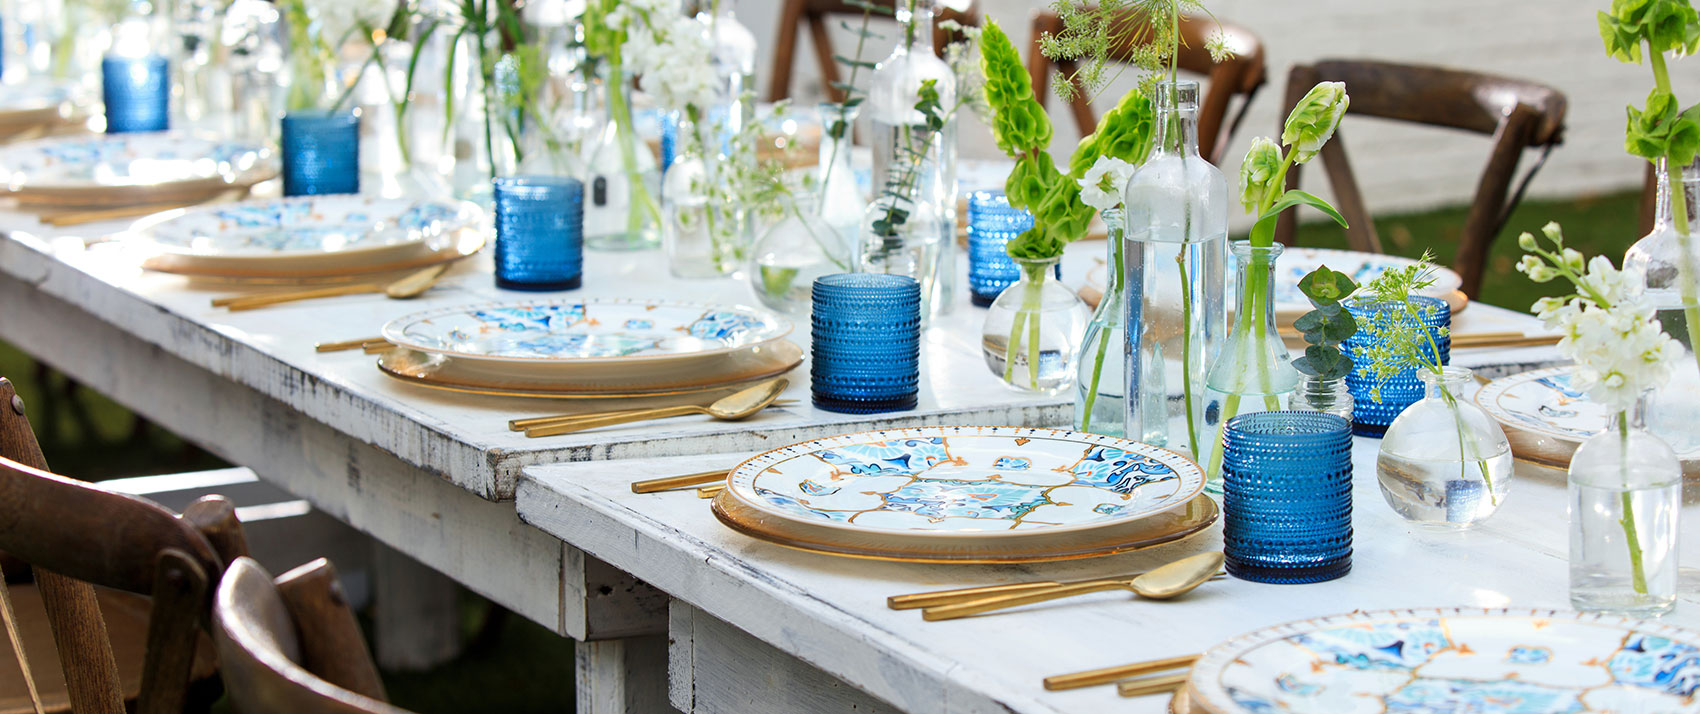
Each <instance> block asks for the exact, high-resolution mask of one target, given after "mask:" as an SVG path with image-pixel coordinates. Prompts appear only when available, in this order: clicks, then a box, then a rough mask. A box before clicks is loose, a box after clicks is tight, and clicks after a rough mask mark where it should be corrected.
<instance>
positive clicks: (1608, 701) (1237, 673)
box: [1188, 608, 1700, 714]
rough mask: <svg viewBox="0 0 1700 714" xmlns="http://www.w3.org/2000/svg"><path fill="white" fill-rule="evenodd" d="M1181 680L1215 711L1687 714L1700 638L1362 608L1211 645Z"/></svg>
mask: <svg viewBox="0 0 1700 714" xmlns="http://www.w3.org/2000/svg"><path fill="white" fill-rule="evenodd" d="M1188 688H1189V689H1190V691H1191V697H1192V707H1193V708H1194V709H1195V710H1198V709H1202V710H1204V711H1208V712H1216V713H1217V714H1229V713H1237V712H1329V713H1331V714H1332V713H1335V712H1338V713H1340V714H1350V713H1355V712H1376V713H1380V712H1412V713H1416V712H1425V713H1426V712H1435V713H1438V712H1475V713H1479V714H1501V713H1503V714H1513V713H1515V714H1560V713H1562V714H1573V713H1579V712H1692V711H1696V710H1697V708H1700V701H1697V699H1696V690H1700V634H1697V633H1694V632H1690V631H1688V630H1683V629H1679V628H1676V627H1671V626H1669V625H1663V624H1659V623H1656V622H1647V621H1642V620H1636V619H1633V618H1628V617H1622V616H1617V615H1597V614H1580V613H1575V612H1565V611H1558V610H1485V609H1464V608H1445V609H1435V610H1397V611H1382V612H1360V613H1352V614H1347V615H1337V616H1334V617H1323V618H1317V619H1314V620H1303V621H1300V622H1292V623H1288V624H1285V625H1278V626H1275V627H1270V628H1267V629H1263V630H1259V631H1257V632H1253V633H1250V634H1247V635H1242V636H1240V637H1236V638H1234V639H1232V640H1229V641H1227V642H1224V643H1222V644H1220V645H1217V646H1216V647H1214V648H1212V649H1211V650H1210V651H1208V652H1206V653H1204V656H1203V657H1201V658H1200V659H1199V660H1198V662H1197V663H1195V664H1194V665H1193V667H1192V674H1191V678H1190V680H1189V681H1188Z"/></svg>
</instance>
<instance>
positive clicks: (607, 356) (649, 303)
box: [383, 298, 791, 364]
mask: <svg viewBox="0 0 1700 714" xmlns="http://www.w3.org/2000/svg"><path fill="white" fill-rule="evenodd" d="M790 332H791V322H790V321H789V320H786V319H785V318H783V317H780V316H779V315H776V314H774V313H772V312H769V311H767V310H761V309H757V308H752V307H744V306H741V305H709V304H704V303H689V302H675V301H671V300H633V299H624V298H590V299H585V300H563V299H555V300H521V301H517V302H500V303H485V304H480V305H462V306H457V307H447V308H437V309H433V310H425V311H423V312H417V313H414V314H411V315H406V316H404V317H400V318H397V319H395V320H391V321H390V322H389V324H386V325H384V330H383V335H384V339H387V340H389V341H390V342H391V343H393V344H395V345H397V346H399V347H406V348H408V349H414V350H419V351H421V352H434V353H440V354H446V355H449V356H451V357H455V358H457V359H465V360H487V361H493V362H530V363H539V364H542V363H554V364H568V363H579V364H588V363H592V362H641V361H646V360H674V359H681V358H692V357H699V356H703V355H710V354H726V353H731V352H738V351H742V350H745V349H749V348H751V347H755V346H757V345H761V344H765V343H768V342H773V341H775V340H778V339H780V338H783V337H784V336H786V335H787V334H790Z"/></svg>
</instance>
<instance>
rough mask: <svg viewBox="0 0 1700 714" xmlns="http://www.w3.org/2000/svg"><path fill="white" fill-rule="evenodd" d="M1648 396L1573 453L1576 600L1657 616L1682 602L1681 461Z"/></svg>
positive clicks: (1595, 607) (1582, 605)
mask: <svg viewBox="0 0 1700 714" xmlns="http://www.w3.org/2000/svg"><path fill="white" fill-rule="evenodd" d="M1646 403H1647V400H1646V398H1645V397H1643V398H1642V399H1640V400H1638V401H1637V403H1636V404H1635V405H1634V406H1633V407H1631V408H1630V409H1628V410H1625V411H1621V412H1617V413H1615V414H1613V415H1612V418H1611V424H1610V426H1608V427H1607V428H1606V430H1605V431H1602V432H1600V433H1599V434H1596V435H1595V436H1593V437H1591V438H1589V439H1588V440H1587V441H1584V442H1582V445H1581V446H1579V447H1577V449H1576V453H1575V455H1574V456H1572V457H1571V459H1570V605H1571V606H1572V607H1574V608H1576V609H1578V610H1583V611H1587V612H1609V613H1613V614H1620V615H1629V616H1632V617H1657V616H1659V615H1663V614H1665V613H1667V612H1670V611H1671V609H1672V608H1673V607H1674V606H1675V605H1676V592H1677V540H1676V539H1677V533H1678V525H1679V522H1680V516H1681V515H1682V463H1681V462H1680V461H1679V460H1678V459H1677V457H1676V452H1674V451H1672V450H1671V448H1670V445H1669V444H1666V443H1665V441H1664V440H1663V439H1660V438H1659V437H1657V436H1654V435H1653V434H1652V433H1650V432H1648V431H1647V420H1646V416H1645V415H1646V413H1647V409H1646Z"/></svg>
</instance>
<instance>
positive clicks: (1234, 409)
mask: <svg viewBox="0 0 1700 714" xmlns="http://www.w3.org/2000/svg"><path fill="white" fill-rule="evenodd" d="M1282 250H1284V249H1283V248H1282V246H1281V245H1280V244H1278V243H1277V244H1275V245H1270V246H1254V245H1252V244H1250V243H1248V242H1246V241H1239V242H1236V243H1234V258H1235V260H1236V262H1237V263H1238V267H1237V268H1236V273H1235V275H1236V279H1237V281H1238V282H1236V283H1235V284H1236V285H1237V286H1238V289H1239V293H1240V294H1239V300H1238V301H1237V302H1236V303H1235V304H1236V305H1238V306H1239V307H1238V312H1237V313H1235V316H1234V331H1233V332H1231V333H1229V335H1228V340H1227V343H1226V344H1224V345H1223V346H1222V349H1221V352H1220V353H1219V354H1217V355H1216V360H1215V361H1214V362H1213V363H1211V365H1210V372H1209V374H1208V375H1207V376H1206V378H1205V394H1204V398H1203V400H1202V401H1203V402H1204V413H1203V415H1202V416H1201V417H1199V418H1200V420H1201V422H1200V423H1202V424H1203V427H1202V431H1203V433H1204V434H1205V436H1202V437H1200V438H1199V443H1198V444H1197V446H1196V447H1195V448H1194V451H1193V453H1194V454H1197V456H1195V457H1194V458H1195V459H1196V460H1197V461H1198V462H1199V463H1201V464H1207V465H1208V466H1207V468H1206V469H1205V475H1206V477H1207V479H1208V480H1207V481H1206V487H1207V488H1209V489H1210V490H1211V492H1212V493H1220V491H1221V488H1222V450H1221V448H1220V447H1221V445H1222V429H1223V427H1224V425H1226V424H1227V423H1228V422H1229V421H1230V420H1232V419H1233V418H1234V417H1236V416H1239V415H1241V414H1250V413H1252V412H1265V411H1267V412H1273V411H1281V410H1283V409H1286V408H1287V404H1288V402H1289V399H1290V397H1291V396H1292V393H1293V390H1294V389H1296V388H1298V386H1299V371H1298V370H1297V369H1294V368H1293V360H1292V358H1291V357H1290V356H1289V355H1288V353H1287V345H1286V343H1284V342H1282V341H1281V334H1280V332H1279V330H1278V329H1277V328H1276V326H1275V301H1274V299H1273V297H1272V296H1273V295H1274V290H1273V286H1274V284H1275V274H1276V273H1275V264H1276V261H1278V260H1279V259H1280V257H1281V251H1282ZM1129 290H1130V293H1129V296H1128V301H1129V303H1131V302H1132V301H1133V296H1132V293H1131V291H1132V287H1131V286H1130V287H1129ZM1129 324H1132V323H1129ZM1130 371H1131V370H1130ZM1171 392H1172V390H1171ZM1130 393H1132V392H1131V391H1130ZM1140 396H1141V398H1146V397H1145V395H1144V393H1143V392H1141V393H1140ZM1130 423H1131V422H1130ZM1130 433H1131V431H1130Z"/></svg>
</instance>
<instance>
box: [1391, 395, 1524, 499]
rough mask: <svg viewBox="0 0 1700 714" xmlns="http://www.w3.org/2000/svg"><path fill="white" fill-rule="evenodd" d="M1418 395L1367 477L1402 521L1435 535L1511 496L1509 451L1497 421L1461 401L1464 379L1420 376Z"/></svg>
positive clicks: (1471, 402) (1393, 427) (1395, 424)
mask: <svg viewBox="0 0 1700 714" xmlns="http://www.w3.org/2000/svg"><path fill="white" fill-rule="evenodd" d="M1417 376H1418V378H1420V379H1421V380H1422V381H1423V384H1424V386H1425V388H1426V390H1427V391H1426V393H1425V395H1424V396H1423V399H1422V401H1419V402H1417V403H1416V404H1412V405H1411V406H1410V407H1409V408H1407V409H1405V411H1403V412H1401V413H1400V414H1399V418H1397V419H1394V420H1393V424H1392V425H1390V426H1388V427H1387V433H1386V434H1384V435H1383V436H1382V437H1381V451H1380V453H1378V454H1377V455H1376V461H1375V475H1376V480H1377V482H1378V483H1379V484H1380V485H1381V495H1382V497H1383V498H1385V499H1387V505H1389V506H1392V507H1393V511H1394V512H1395V513H1398V514H1399V515H1400V516H1401V517H1403V518H1404V519H1405V520H1407V521H1409V522H1411V523H1413V524H1416V525H1420V526H1431V527H1435V528H1437V529H1463V528H1469V527H1471V526H1473V525H1476V524H1477V523H1480V522H1482V521H1484V520H1486V519H1487V518H1488V517H1489V516H1492V515H1493V514H1494V512H1495V511H1497V510H1499V507H1500V505H1501V504H1504V503H1505V497H1506V495H1507V494H1508V493H1510V491H1511V466H1512V457H1511V445H1510V443H1509V442H1507V441H1506V439H1505V431H1504V430H1503V429H1501V428H1500V426H1499V422H1497V421H1494V419H1493V417H1491V416H1488V413H1487V412H1485V411H1483V410H1482V408H1481V407H1478V406H1476V403H1475V401H1474V400H1471V399H1468V398H1466V397H1465V396H1464V389H1465V388H1466V387H1467V386H1469V385H1470V384H1471V383H1472V381H1473V377H1472V373H1471V371H1470V370H1468V369H1465V368H1463V367H1446V368H1444V371H1442V372H1441V373H1439V374H1436V373H1435V372H1434V371H1433V370H1426V369H1425V370H1421V371H1419V373H1418V375H1417Z"/></svg>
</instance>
